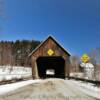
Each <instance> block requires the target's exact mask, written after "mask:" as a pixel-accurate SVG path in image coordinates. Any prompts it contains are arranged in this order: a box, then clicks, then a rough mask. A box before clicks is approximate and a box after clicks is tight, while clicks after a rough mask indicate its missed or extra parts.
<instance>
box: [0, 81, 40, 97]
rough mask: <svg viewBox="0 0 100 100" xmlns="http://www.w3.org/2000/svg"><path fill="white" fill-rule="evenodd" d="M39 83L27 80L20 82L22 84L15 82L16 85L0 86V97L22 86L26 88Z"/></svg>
mask: <svg viewBox="0 0 100 100" xmlns="http://www.w3.org/2000/svg"><path fill="white" fill-rule="evenodd" d="M40 81H41V80H28V81H22V82H17V83H12V84H6V85H0V95H3V94H5V93H8V92H11V91H14V90H16V89H18V88H21V87H23V86H26V85H29V84H32V83H37V82H40Z"/></svg>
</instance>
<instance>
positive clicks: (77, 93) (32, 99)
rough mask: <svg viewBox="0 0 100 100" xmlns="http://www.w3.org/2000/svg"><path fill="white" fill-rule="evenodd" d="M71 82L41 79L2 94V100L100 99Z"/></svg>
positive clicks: (0, 97)
mask: <svg viewBox="0 0 100 100" xmlns="http://www.w3.org/2000/svg"><path fill="white" fill-rule="evenodd" d="M70 82H71V81H69V80H62V79H46V80H41V81H39V82H36V83H31V84H28V85H27V86H24V87H21V88H19V89H17V90H14V91H12V92H9V93H6V94H4V95H1V96H0V100H99V99H95V98H94V97H92V96H89V95H87V94H85V93H84V92H83V91H81V89H79V88H78V87H77V86H76V85H75V84H74V83H72V82H71V83H70Z"/></svg>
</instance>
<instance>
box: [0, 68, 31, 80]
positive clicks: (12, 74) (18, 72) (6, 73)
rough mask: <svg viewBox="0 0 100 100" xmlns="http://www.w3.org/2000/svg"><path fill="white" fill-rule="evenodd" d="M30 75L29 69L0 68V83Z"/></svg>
mask: <svg viewBox="0 0 100 100" xmlns="http://www.w3.org/2000/svg"><path fill="white" fill-rule="evenodd" d="M31 75H32V72H31V68H29V67H22V66H0V81H3V80H12V79H21V78H27V77H30V76H31Z"/></svg>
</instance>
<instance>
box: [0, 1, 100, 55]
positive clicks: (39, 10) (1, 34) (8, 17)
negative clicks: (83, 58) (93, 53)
mask: <svg viewBox="0 0 100 100" xmlns="http://www.w3.org/2000/svg"><path fill="white" fill-rule="evenodd" d="M4 1H5V5H4V15H3V17H2V16H0V27H2V30H1V31H0V40H9V41H10V40H13V41H15V40H17V39H21V40H22V39H29V40H32V39H35V40H40V41H41V40H44V39H45V38H46V37H47V36H48V35H49V34H51V35H53V36H54V37H55V38H56V39H57V40H58V41H59V42H60V44H62V45H63V47H65V49H66V50H68V51H69V52H70V53H71V54H72V55H82V54H83V53H86V52H89V51H90V50H91V49H92V48H96V47H100V0H4Z"/></svg>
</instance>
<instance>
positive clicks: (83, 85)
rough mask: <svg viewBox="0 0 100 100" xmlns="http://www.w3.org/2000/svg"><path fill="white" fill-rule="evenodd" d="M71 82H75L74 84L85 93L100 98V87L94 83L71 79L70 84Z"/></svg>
mask: <svg viewBox="0 0 100 100" xmlns="http://www.w3.org/2000/svg"><path fill="white" fill-rule="evenodd" d="M71 83H74V85H75V86H76V87H78V88H79V89H80V90H81V91H83V92H84V93H85V94H88V95H90V96H92V97H95V98H98V99H100V87H97V86H95V85H94V84H92V83H88V82H82V81H75V80H70V84H71Z"/></svg>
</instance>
